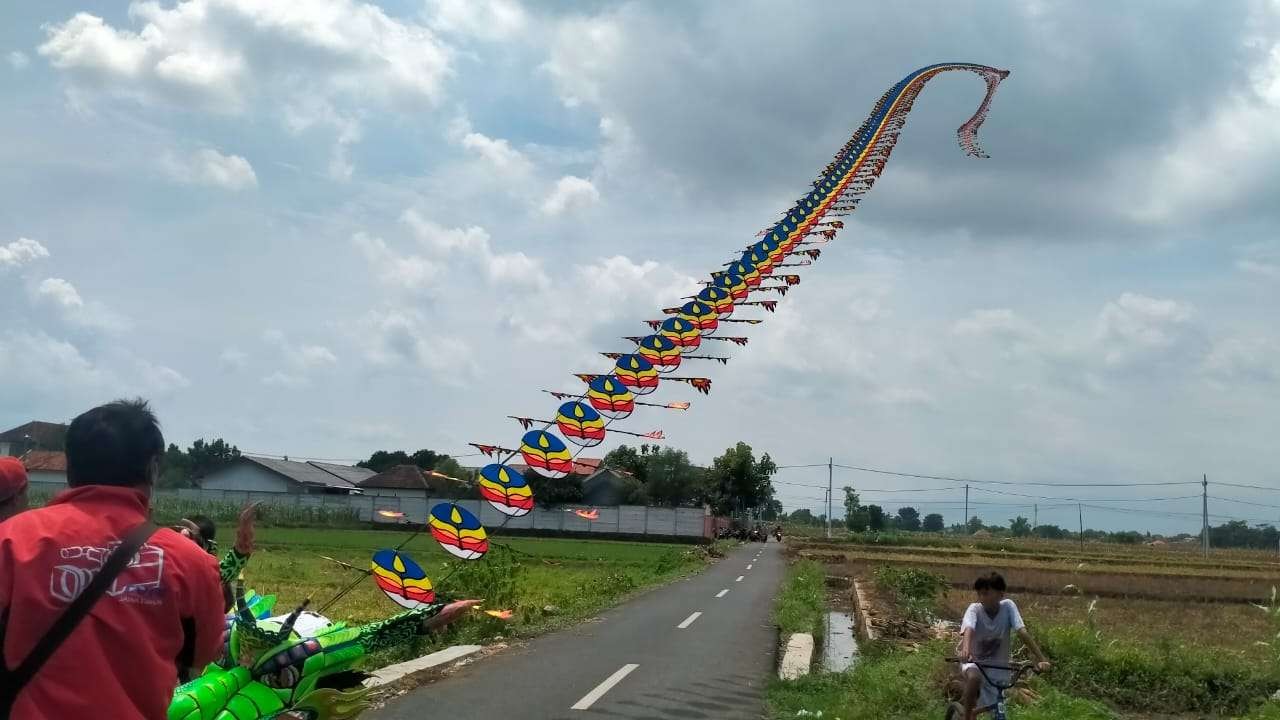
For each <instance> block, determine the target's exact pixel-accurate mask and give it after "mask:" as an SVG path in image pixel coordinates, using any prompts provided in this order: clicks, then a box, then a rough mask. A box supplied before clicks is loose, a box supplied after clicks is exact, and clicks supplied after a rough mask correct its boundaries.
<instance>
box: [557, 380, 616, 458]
mask: <svg viewBox="0 0 1280 720" xmlns="http://www.w3.org/2000/svg"><path fill="white" fill-rule="evenodd" d="M619 379H621V378H619ZM604 426H605V422H604V418H603V417H600V413H598V412H596V411H595V409H593V408H592V407H591V406H589V405H583V404H582V403H580V402H577V401H573V402H567V403H565V404H563V405H561V406H560V410H559V411H558V412H557V413H556V427H558V428H559V429H560V434H561V435H564V437H565V439H566V440H568V441H569V442H571V443H573V444H574V445H580V446H582V447H595V446H596V445H599V444H600V443H602V442H604V435H605V430H604Z"/></svg>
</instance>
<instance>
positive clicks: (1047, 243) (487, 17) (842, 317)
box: [0, 0, 1280, 532]
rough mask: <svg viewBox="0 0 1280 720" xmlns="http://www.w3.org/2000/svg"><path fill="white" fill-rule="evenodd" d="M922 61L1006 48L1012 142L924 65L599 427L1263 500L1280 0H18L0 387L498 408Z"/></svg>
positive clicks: (1274, 446)
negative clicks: (791, 222) (728, 338)
mask: <svg viewBox="0 0 1280 720" xmlns="http://www.w3.org/2000/svg"><path fill="white" fill-rule="evenodd" d="M941 61H963V62H974V63H981V64H986V65H992V66H995V67H1000V68H1007V69H1009V70H1011V71H1012V74H1011V75H1010V77H1009V78H1008V79H1007V80H1006V81H1005V82H1004V83H1003V84H1002V86H1001V87H1000V89H999V92H998V93H997V95H996V98H995V101H994V104H993V106H992V109H991V113H990V116H989V119H988V121H987V123H986V124H985V126H984V127H983V128H982V131H981V133H980V140H981V142H982V144H983V146H984V148H985V149H986V150H987V151H988V152H989V153H990V155H991V158H990V159H988V160H976V159H972V158H968V157H965V156H964V155H963V153H962V152H961V151H960V150H959V148H958V147H957V146H956V139H955V128H956V127H958V126H959V124H960V123H961V122H962V121H963V120H964V119H966V118H967V117H968V116H969V115H970V114H971V113H972V111H973V109H974V108H975V107H976V106H977V103H978V102H979V101H980V100H981V97H982V93H983V90H984V87H983V84H982V82H981V81H980V80H979V79H978V78H977V77H976V76H973V75H970V74H961V73H950V74H946V75H943V76H941V77H939V78H938V79H936V80H934V81H932V82H931V83H930V84H929V85H928V86H927V87H926V89H925V90H924V92H923V93H922V94H921V97H920V99H919V100H918V101H917V102H916V104H915V109H914V111H913V113H912V115H911V117H910V119H909V120H908V122H907V125H906V128H905V130H904V132H903V134H902V136H901V138H900V140H899V143H898V146H897V149H896V151H895V152H894V154H893V157H892V159H891V160H890V162H889V164H888V167H887V169H886V170H885V172H884V174H883V176H882V177H881V179H880V181H879V182H878V183H877V184H876V186H875V188H874V189H873V190H872V191H871V193H870V194H869V195H868V196H867V197H866V198H865V199H864V201H863V202H862V204H861V206H860V207H859V209H858V211H857V212H856V213H854V214H853V215H851V216H849V217H848V218H845V220H846V221H847V225H846V228H845V230H844V231H843V232H842V233H841V234H840V236H839V238H838V239H837V240H836V241H835V242H833V243H831V244H830V245H828V246H827V247H826V248H825V251H824V254H823V256H822V258H821V260H820V261H819V262H818V263H816V264H815V265H814V266H813V267H812V268H806V269H805V272H804V274H803V282H802V284H801V285H800V286H798V287H796V288H794V290H793V292H792V293H790V294H789V295H787V296H786V298H785V299H784V301H783V302H782V303H781V304H780V305H779V308H778V311H777V313H776V314H772V315H768V316H767V317H766V322H765V323H764V324H763V325H760V326H756V327H752V328H750V329H749V330H748V331H746V332H745V334H748V335H749V336H750V338H751V341H750V344H749V345H748V346H747V347H745V348H736V347H734V346H731V345H730V346H728V347H729V348H731V350H730V352H731V354H732V355H733V359H732V360H731V361H730V362H729V363H728V365H727V366H720V365H719V364H715V363H712V364H705V365H703V366H702V367H697V366H694V367H695V369H696V370H698V371H701V372H700V374H701V373H705V374H707V375H709V376H711V377H712V378H713V380H714V387H713V390H712V392H711V395H710V396H709V397H703V396H701V395H697V394H696V393H693V392H692V391H691V390H690V389H689V388H687V387H681V386H678V387H674V388H670V389H664V390H662V391H661V394H660V395H659V396H655V397H660V398H662V399H664V400H690V401H692V403H693V407H692V409H691V410H690V411H688V412H687V413H677V412H671V411H657V410H655V411H650V412H647V413H637V414H636V415H635V416H634V417H633V418H632V419H630V420H628V421H626V423H625V424H620V425H621V426H622V427H624V428H625V429H630V430H636V431H639V432H647V431H649V430H654V429H662V430H664V431H665V433H666V434H667V436H668V438H669V440H668V444H670V445H672V446H675V447H679V448H683V449H686V450H688V451H689V453H690V455H691V457H692V458H693V459H694V460H695V461H696V462H708V461H709V460H710V459H711V458H712V457H714V456H715V455H717V454H719V453H720V452H722V451H723V450H724V449H725V448H726V447H729V446H731V445H733V444H734V443H736V442H738V441H745V442H747V443H749V444H750V445H751V446H752V447H753V448H755V449H756V450H757V452H768V453H769V454H770V455H771V456H772V457H773V458H774V459H775V460H776V461H777V462H779V463H780V464H783V465H816V464H823V463H826V462H827V460H828V458H834V460H835V463H837V464H841V465H847V466H857V467H868V468H880V469H889V470H896V471H905V472H909V473H917V474H926V475H939V476H949V477H958V478H972V479H974V480H980V481H999V482H1001V483H1017V484H1026V485H1025V487H1015V486H1010V485H994V484H982V485H981V486H982V487H984V488H986V489H987V490H1000V491H1002V492H1017V493H1022V495H1036V496H1039V497H1037V498H1024V497H1022V496H1010V495H995V494H992V493H990V492H987V491H978V490H976V489H975V490H974V491H973V493H972V495H971V500H972V501H973V503H974V505H973V506H972V507H973V509H974V510H975V511H977V514H979V515H981V516H982V517H984V518H985V519H987V520H988V521H990V522H998V523H1004V522H1007V519H1008V518H1010V517H1013V516H1014V515H1016V514H1021V515H1026V516H1030V515H1031V514H1032V508H1030V507H1025V508H1024V507H1012V506H1007V505H994V504H993V505H985V504H984V505H979V504H978V503H1023V502H1027V503H1031V502H1036V503H1039V504H1041V505H1042V508H1041V510H1040V512H1039V520H1040V522H1042V523H1056V524H1060V525H1063V526H1072V525H1074V524H1075V523H1076V521H1077V517H1076V515H1077V508H1076V507H1075V506H1074V505H1071V503H1072V502H1075V501H1076V500H1082V501H1085V502H1087V503H1088V504H1090V505H1093V506H1099V507H1111V506H1114V507H1121V508H1127V509H1128V510H1129V511H1127V512H1126V511H1108V510H1100V509H1096V508H1095V507H1087V508H1086V509H1085V513H1086V518H1085V524H1086V525H1088V526H1092V527H1100V528H1109V529H1119V528H1133V527H1136V528H1139V529H1150V530H1154V531H1161V532H1167V531H1178V530H1191V531H1194V530H1196V529H1198V525H1199V520H1198V517H1196V516H1195V515H1196V513H1198V512H1199V509H1200V505H1199V500H1198V499H1197V498H1194V497H1188V496H1194V495H1196V494H1197V493H1198V492H1199V490H1200V488H1199V487H1198V486H1195V485H1176V486H1175V485H1159V486H1135V487H1125V488H1064V487H1053V484H1070V483H1089V482H1094V483H1171V482H1192V483H1194V482H1195V481H1197V480H1199V479H1200V478H1201V477H1202V475H1204V474H1207V475H1208V476H1209V480H1210V491H1209V492H1210V495H1211V496H1212V497H1213V498H1214V499H1212V500H1211V508H1210V512H1211V513H1212V514H1214V515H1215V516H1221V517H1215V519H1214V521H1215V522H1221V521H1224V520H1225V519H1226V517H1227V516H1232V517H1238V518H1242V519H1247V520H1249V521H1250V522H1261V521H1265V520H1268V519H1276V520H1280V507H1276V505H1280V503H1277V502H1276V501H1275V500H1274V499H1272V498H1274V497H1276V494H1275V491H1274V490H1270V491H1269V490H1262V489H1248V488H1229V487H1225V486H1221V485H1219V486H1217V487H1215V483H1227V482H1230V483H1235V484H1243V485H1254V486H1258V487H1260V488H1280V470H1278V468H1280V443H1278V442H1277V441H1276V437H1277V435H1276V432H1277V429H1280V323H1277V322H1276V321H1275V318H1276V316H1277V310H1280V203H1278V202H1276V198H1277V197H1278V196H1280V2H1277V1H1276V0H1254V1H1252V2H1239V3H1225V4H1224V3H1191V2H1177V3H1164V2H1161V3H1155V2H1151V3H1128V4H1121V5H1116V4H1114V3H1103V2H1083V3H1054V2H1040V1H1038V2H964V1H963V0H960V1H957V2H950V3H947V4H945V5H942V6H940V5H937V4H935V3H920V2H901V3H879V4H874V5H867V4H852V3H848V4H838V3H837V4H831V3H825V2H816V1H815V2H800V3H786V4H779V3H772V2H759V1H750V0H744V1H743V2H733V3H730V2H705V3H684V4H673V3H664V2H650V3H645V2H623V3H615V2H584V3H576V4H562V3H549V2H519V1H518V0H485V1H478V0H477V1H472V0H426V1H417V0H414V1H410V0H402V1H398V2H388V3H385V4H381V5H375V4H371V3H365V2H358V1H356V0H296V1H295V2H291V3H278V2H271V1H269V0H180V1H178V2H172V1H169V2H154V1H147V2H142V1H138V2H132V3H130V4H128V5H125V4H124V3H116V2H91V1H88V0H80V1H78V2H52V1H51V2H45V3H22V4H14V3H9V4H6V5H5V6H4V7H3V8H0V89H2V90H3V95H4V97H5V98H6V102H5V103H4V104H3V106H0V136H2V137H4V138H5V141H4V142H2V143H0V197H3V198H4V201H3V202H0V308H3V312H2V313H0V425H3V426H4V427H11V426H14V425H17V424H19V423H22V422H25V421H27V420H31V419H42V420H50V421H66V420H69V419H70V418H72V417H74V416H75V415H76V414H78V413H79V412H82V411H83V410H85V409H88V408H89V407H92V406H93V405H95V404H98V403H100V402H104V401H107V400H111V399H114V398H116V397H120V396H134V395H140V396H143V397H146V398H148V399H150V400H151V402H152V403H153V405H154V407H155V408H156V410H157V411H158V413H159V415H160V418H161V421H162V423H163V426H164V431H165V433H166V437H167V438H168V439H169V440H171V441H174V442H178V443H180V444H184V445H185V444H187V443H189V442H190V441H191V440H193V439H195V438H197V437H205V438H212V437H223V438H226V439H227V440H228V441H229V442H233V443H235V444H236V445H238V446H239V447H240V448H241V449H242V450H245V451H252V452H259V453H272V454H278V455H285V454H288V455H290V456H292V457H319V458H335V459H352V460H354V459H359V458H363V457H367V456H368V454H369V453H370V452H371V451H373V450H375V449H392V448H405V449H410V450H412V449H416V448H420V447H428V448H432V449H435V450H438V451H443V452H450V453H453V454H458V455H461V454H465V453H467V452H468V451H469V450H470V449H469V448H468V446H467V443H469V442H482V443H491V444H498V445H506V446H512V445H513V444H515V443H517V442H518V440H519V437H520V433H521V428H520V426H519V425H517V424H515V423H514V422H513V421H511V420H509V419H507V417H506V416H507V415H526V416H533V417H549V416H550V415H551V414H552V413H554V411H555V408H556V404H557V403H556V401H555V400H554V399H552V398H550V397H549V396H546V395H543V394H541V393H540V392H539V390H540V389H543V388H545V389H553V390H573V389H577V388H578V387H579V385H578V384H577V381H576V380H575V379H574V378H573V376H572V375H571V373H573V372H601V371H604V370H605V369H607V367H608V362H607V361H606V360H604V359H603V358H601V357H599V356H598V355H597V353H598V352H600V351H621V350H625V349H626V348H625V346H624V343H623V342H622V341H621V340H620V336H623V335H635V334H641V332H642V331H643V330H644V329H645V328H644V325H643V324H642V321H643V320H646V319H650V318H652V317H656V316H657V315H656V311H657V309H658V308H660V307H666V306H670V305H673V304H676V301H677V300H678V299H679V298H680V297H682V296H684V295H687V294H688V293H689V292H690V290H691V289H693V288H696V287H697V286H696V282H697V281H698V280H699V279H701V278H703V277H705V276H706V274H707V273H708V272H709V271H710V270H712V269H716V268H718V267H719V266H720V265H721V263H723V262H726V261H728V260H730V259H732V258H733V257H734V255H735V252H734V251H735V249H740V248H742V247H744V246H745V245H746V244H747V243H748V242H750V241H751V240H752V238H753V235H754V234H755V232H756V231H757V230H759V229H760V228H762V227H764V226H766V225H768V224H770V223H771V222H773V221H774V219H775V218H776V217H777V216H778V214H779V213H781V212H782V211H783V210H784V209H786V208H788V207H790V206H791V204H792V203H793V202H794V200H795V199H796V198H797V197H799V196H800V195H801V194H802V193H803V192H804V191H806V189H807V187H808V183H809V182H810V181H811V180H812V179H813V177H814V176H815V175H816V174H817V172H818V171H819V170H820V169H821V168H822V167H823V166H824V165H825V164H826V163H827V162H828V161H829V160H830V158H831V156H832V155H833V154H834V153H835V151H836V150H837V148H838V147H839V146H840V145H841V144H842V143H843V142H844V141H845V140H847V138H848V136H849V134H850V133H851V132H852V131H853V130H854V129H855V128H856V127H857V126H858V125H859V124H860V123H861V122H862V120H863V118H865V117H866V115H867V113H868V112H869V111H870V110H871V107H872V105H873V104H874V102H875V101H876V100H877V99H878V98H879V96H880V95H881V94H882V93H883V92H884V91H885V89H887V88H888V87H889V86H890V85H891V84H893V83H894V82H896V81H898V80H899V79H901V78H902V77H903V76H905V75H906V74H907V73H909V72H910V71H912V70H914V69H916V68H917V67H920V66H923V65H927V64H931V63H935V62H941ZM746 314H747V313H745V312H744V313H743V315H746ZM717 345H721V344H717ZM725 345H727V344H725ZM716 349H717V350H719V349H721V348H719V347H717V348H716ZM691 365H692V364H691ZM686 374H688V373H686ZM613 445H614V443H613V442H610V443H608V444H606V445H605V446H602V447H601V448H599V449H598V451H596V450H593V451H589V452H588V454H593V453H594V454H602V453H603V452H604V451H607V450H608V449H609V448H610V447H612V446H613ZM826 475H827V469H826V467H825V466H822V467H796V468H788V469H784V470H781V471H780V472H779V474H778V475H777V477H776V480H777V482H778V484H777V487H778V490H779V497H780V499H781V500H782V501H783V503H784V505H785V506H786V507H787V508H788V509H793V508H796V507H801V506H809V507H813V508H818V507H819V506H820V505H821V502H822V496H823V491H822V490H821V489H819V488H818V487H807V486H810V485H813V486H824V485H825V484H826V481H827V477H826ZM833 476H834V477H833V483H834V485H835V487H836V488H837V493H838V492H839V491H838V488H840V487H842V486H844V485H851V486H854V487H856V488H858V489H859V490H860V491H862V493H863V499H864V501H867V502H880V503H881V504H884V505H886V506H888V507H889V508H890V509H891V510H892V509H894V508H896V507H897V506H898V505H902V504H913V505H915V506H916V507H919V508H920V509H921V510H922V511H924V512H929V511H933V510H937V511H939V512H942V513H943V514H944V516H945V517H946V518H947V521H948V522H958V521H959V520H960V518H961V515H962V514H963V507H962V506H961V503H962V502H963V491H962V489H961V484H960V483H957V482H952V481H938V480H924V479H913V478H904V477H898V476H888V475H876V474H871V473H866V472H861V471H854V470H847V469H842V468H837V469H835V471H834V473H833ZM1027 483H1043V485H1030V484H1027ZM940 488H946V489H940ZM884 490H889V491H897V492H893V493H888V492H886V493H883V494H877V491H884ZM1039 498H1046V499H1039ZM1047 498H1055V499H1047ZM1056 498H1071V500H1057V499H1056ZM1156 498H1178V499H1174V500H1167V499H1156ZM1069 505H1070V507H1067V506H1069ZM1054 506H1056V507H1054ZM1134 511H1136V512H1134ZM1179 513H1185V514H1181V515H1180V514H1179Z"/></svg>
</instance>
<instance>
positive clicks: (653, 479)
mask: <svg viewBox="0 0 1280 720" xmlns="http://www.w3.org/2000/svg"><path fill="white" fill-rule="evenodd" d="M642 458H643V459H644V465H643V468H644V472H643V474H642V475H641V478H642V479H643V481H644V487H645V494H646V495H648V497H649V501H650V502H652V503H655V504H657V505H667V506H670V507H678V506H680V505H687V504H689V503H690V502H691V501H692V500H693V499H694V498H696V497H697V496H698V494H699V486H700V485H701V482H700V481H701V473H700V471H699V470H698V468H696V467H694V465H693V463H691V462H689V455H688V454H687V453H685V451H683V450H675V449H672V448H662V449H661V450H656V449H655V451H654V452H649V453H647V454H644V455H643V456H642Z"/></svg>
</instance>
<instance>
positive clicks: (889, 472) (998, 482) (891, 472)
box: [794, 465, 1200, 488]
mask: <svg viewBox="0 0 1280 720" xmlns="http://www.w3.org/2000/svg"><path fill="white" fill-rule="evenodd" d="M794 467H802V466H794ZM836 467H838V468H841V469H843V470H856V471H858V472H868V473H875V474H877V475H894V476H897V477H909V478H917V479H920V480H945V481H947V482H957V483H979V484H983V485H1024V486H1025V485H1034V486H1041V487H1064V488H1066V487H1150V486H1170V485H1199V484H1200V481H1199V480H1187V481H1160V482H1133V483H1051V482H1035V481H1018V482H1015V481H1013V480H972V479H966V478H958V477H948V476H946V475H922V474H919V473H908V472H898V471H896V470H881V469H879V468H869V467H859V466H857V465H836Z"/></svg>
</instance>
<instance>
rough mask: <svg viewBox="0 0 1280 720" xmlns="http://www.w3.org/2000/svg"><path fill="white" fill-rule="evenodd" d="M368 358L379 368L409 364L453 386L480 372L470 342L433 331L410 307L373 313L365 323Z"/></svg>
mask: <svg viewBox="0 0 1280 720" xmlns="http://www.w3.org/2000/svg"><path fill="white" fill-rule="evenodd" d="M361 327H362V331H361V336H362V338H363V339H364V341H365V345H366V350H365V353H366V357H367V358H368V360H369V361H370V362H371V363H373V364H374V365H377V366H384V367H386V366H395V365H401V364H406V363H407V364H409V365H411V366H415V367H420V368H423V369H425V370H428V371H430V372H432V373H433V374H435V375H437V376H438V378H439V379H441V380H444V381H446V382H450V383H457V382H461V381H462V379H463V378H464V377H467V376H470V375H473V374H474V373H475V372H476V365H475V361H474V360H472V358H471V356H472V351H471V348H470V347H469V346H468V344H467V343H466V341H464V340H461V339H459V338H456V337H451V336H449V335H447V334H445V333H441V332H437V331H434V330H433V329H432V323H430V322H428V321H427V319H426V318H425V317H423V316H422V314H421V313H419V312H417V311H414V310H410V309H406V308H391V309H387V310H379V311H370V312H369V313H367V314H366V315H365V317H364V318H363V320H362V322H361Z"/></svg>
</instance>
